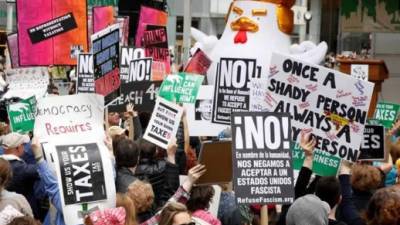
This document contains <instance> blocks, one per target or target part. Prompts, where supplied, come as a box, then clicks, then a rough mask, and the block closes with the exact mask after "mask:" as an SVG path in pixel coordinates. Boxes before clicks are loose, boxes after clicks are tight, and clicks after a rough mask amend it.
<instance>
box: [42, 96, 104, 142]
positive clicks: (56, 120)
mask: <svg viewBox="0 0 400 225" xmlns="http://www.w3.org/2000/svg"><path fill="white" fill-rule="evenodd" d="M103 106H104V98H103V97H102V96H100V95H96V94H77V95H66V96H58V97H48V98H43V99H39V100H38V102H37V108H36V120H35V129H34V133H35V135H37V136H38V137H40V138H41V142H44V141H48V140H56V139H61V140H63V139H64V138H65V137H66V136H68V137H69V139H71V140H73V139H74V138H77V140H80V139H81V138H82V136H85V137H90V136H94V137H96V138H99V137H103V136H104V131H103V130H104V128H103V112H104V110H103Z"/></svg>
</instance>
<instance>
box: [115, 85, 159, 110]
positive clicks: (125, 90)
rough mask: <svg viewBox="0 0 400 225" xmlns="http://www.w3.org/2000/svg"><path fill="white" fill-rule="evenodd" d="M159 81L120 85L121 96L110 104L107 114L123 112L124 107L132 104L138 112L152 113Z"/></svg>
mask: <svg viewBox="0 0 400 225" xmlns="http://www.w3.org/2000/svg"><path fill="white" fill-rule="evenodd" d="M160 86H161V82H160V81H141V82H134V83H128V84H122V85H121V96H120V97H119V98H117V99H116V100H115V101H113V102H112V103H110V105H109V107H108V111H109V112H125V110H126V105H127V104H129V103H132V104H134V105H135V110H137V111H139V112H152V111H153V109H154V104H155V103H156V97H157V93H158V91H159V89H160Z"/></svg>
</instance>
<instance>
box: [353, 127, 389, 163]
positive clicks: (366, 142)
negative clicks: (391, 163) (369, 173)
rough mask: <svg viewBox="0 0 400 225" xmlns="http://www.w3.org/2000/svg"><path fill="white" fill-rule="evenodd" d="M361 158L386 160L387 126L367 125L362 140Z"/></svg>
mask: <svg viewBox="0 0 400 225" xmlns="http://www.w3.org/2000/svg"><path fill="white" fill-rule="evenodd" d="M360 151H361V154H360V157H358V159H359V160H369V161H379V160H380V161H384V160H386V156H387V154H386V152H385V128H384V127H383V126H375V125H366V126H365V128H364V139H363V140H362V142H361V147H360Z"/></svg>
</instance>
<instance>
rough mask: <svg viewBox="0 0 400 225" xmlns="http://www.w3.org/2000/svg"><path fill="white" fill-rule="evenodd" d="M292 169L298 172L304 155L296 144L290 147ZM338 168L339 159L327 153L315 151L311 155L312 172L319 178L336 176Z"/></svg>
mask: <svg viewBox="0 0 400 225" xmlns="http://www.w3.org/2000/svg"><path fill="white" fill-rule="evenodd" d="M292 155H293V169H295V170H300V169H301V167H302V166H303V163H304V159H305V155H304V151H303V150H302V149H301V147H300V145H299V144H298V143H294V146H293V147H292ZM339 167H340V158H339V157H336V156H333V155H331V154H329V153H327V152H324V151H321V150H318V149H315V150H314V153H313V163H312V171H313V172H314V173H315V174H317V175H320V176H336V175H337V173H338V171H339Z"/></svg>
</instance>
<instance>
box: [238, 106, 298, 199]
mask: <svg viewBox="0 0 400 225" xmlns="http://www.w3.org/2000/svg"><path fill="white" fill-rule="evenodd" d="M231 126H232V158H233V180H234V182H233V185H234V190H235V197H236V201H237V203H239V204H270V203H276V204H290V203H292V202H293V200H294V184H293V182H294V179H293V166H292V151H291V150H290V146H291V144H290V141H291V129H290V128H291V126H290V115H289V114H286V113H285V114H282V113H270V112H237V113H233V114H232V123H231Z"/></svg>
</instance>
